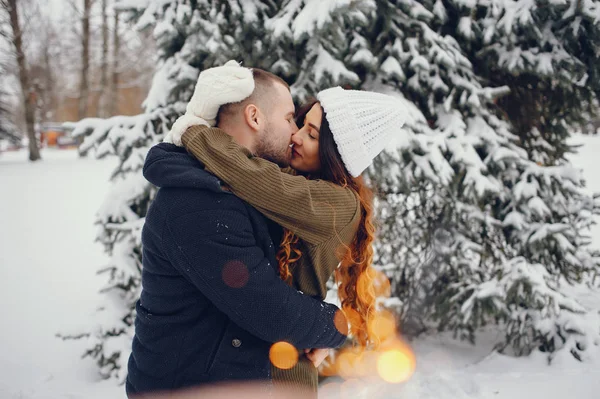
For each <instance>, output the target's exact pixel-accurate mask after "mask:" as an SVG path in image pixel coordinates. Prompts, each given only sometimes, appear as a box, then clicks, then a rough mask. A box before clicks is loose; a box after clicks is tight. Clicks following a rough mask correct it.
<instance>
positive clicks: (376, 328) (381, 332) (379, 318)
mask: <svg viewBox="0 0 600 399" xmlns="http://www.w3.org/2000/svg"><path fill="white" fill-rule="evenodd" d="M368 328H369V336H370V337H375V338H376V341H378V342H385V341H386V340H388V339H389V338H391V337H394V336H395V335H396V319H395V317H394V315H393V314H392V313H391V312H389V311H387V310H382V311H380V312H377V313H376V314H375V315H374V316H373V317H372V318H371V320H369V326H368Z"/></svg>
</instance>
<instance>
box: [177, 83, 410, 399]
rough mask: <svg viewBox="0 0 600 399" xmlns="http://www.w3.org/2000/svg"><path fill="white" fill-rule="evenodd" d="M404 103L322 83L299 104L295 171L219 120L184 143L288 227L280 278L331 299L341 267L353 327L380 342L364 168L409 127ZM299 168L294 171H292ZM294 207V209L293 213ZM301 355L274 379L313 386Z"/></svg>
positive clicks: (363, 340) (188, 134)
mask: <svg viewBox="0 0 600 399" xmlns="http://www.w3.org/2000/svg"><path fill="white" fill-rule="evenodd" d="M402 111H403V108H402V105H401V103H399V102H398V101H397V100H395V99H393V98H392V97H389V96H385V95H382V94H378V93H370V92H360V91H351V90H343V89H341V88H339V87H337V88H332V89H328V90H324V91H322V92H320V93H319V94H318V96H317V100H313V101H311V102H309V103H308V104H306V105H305V106H304V107H302V108H301V109H300V110H299V111H298V113H297V118H296V123H297V125H299V126H302V127H301V128H300V129H299V130H298V131H297V132H296V133H294V134H293V136H292V147H293V148H292V156H291V160H290V166H291V168H293V170H294V171H295V173H296V174H297V175H294V174H293V172H292V171H291V170H281V169H280V168H279V167H278V166H277V165H275V164H274V163H271V162H269V161H267V160H265V159H261V158H257V157H253V156H252V154H251V153H250V152H249V151H248V150H246V149H245V148H243V147H241V146H239V145H237V144H236V143H235V142H234V141H233V139H232V138H231V137H230V136H229V135H227V134H226V133H224V132H223V131H221V130H220V129H217V128H208V127H204V126H193V127H191V128H189V129H187V130H186V131H185V133H184V134H183V136H182V137H181V141H182V143H183V145H184V146H185V147H186V149H187V150H188V151H189V152H190V153H191V154H192V155H194V156H195V157H196V158H198V160H200V161H201V162H202V163H203V164H204V165H205V168H206V169H207V170H208V171H210V172H211V173H213V174H215V175H216V176H217V177H219V178H220V179H221V180H222V181H223V182H224V183H225V184H227V186H228V187H229V189H230V190H231V191H232V192H233V193H234V194H235V195H237V196H239V197H240V198H242V199H243V200H245V201H246V202H248V203H250V204H251V205H252V206H254V207H255V208H256V209H258V210H259V211H260V212H262V213H263V214H264V215H265V216H266V217H268V218H269V219H271V220H273V221H275V222H276V223H277V224H279V225H280V226H282V227H283V228H284V234H283V238H282V240H281V244H280V250H279V252H278V256H277V259H278V262H279V265H278V266H279V272H280V276H281V278H282V279H284V280H285V281H288V282H289V283H290V284H292V285H294V286H295V287H296V288H297V289H298V290H300V291H302V292H303V293H305V294H307V295H313V296H317V297H319V298H321V299H323V298H325V295H326V292H327V287H326V283H327V281H328V280H329V278H330V276H331V274H332V273H334V272H335V278H336V282H337V283H338V293H339V297H340V300H341V304H342V306H341V307H342V309H343V310H344V313H345V314H346V317H347V319H348V320H349V323H350V333H351V334H352V335H353V337H354V338H355V339H356V340H357V341H358V342H359V343H360V344H361V345H364V346H367V345H369V344H370V343H372V342H373V337H370V336H369V334H368V328H367V325H368V322H369V319H370V316H371V315H372V313H373V312H374V310H375V309H374V308H375V295H374V291H373V287H372V281H371V278H372V274H370V273H368V271H369V268H370V267H371V262H372V258H373V248H372V242H373V238H374V231H375V228H374V225H373V220H372V219H373V204H372V192H371V190H370V189H369V188H368V187H367V186H366V185H365V183H364V181H363V179H362V177H360V174H361V173H362V172H363V171H364V169H365V168H366V167H368V165H369V164H370V163H371V161H372V158H374V157H375V156H376V155H377V154H378V153H379V152H380V151H381V150H382V149H383V147H384V146H385V144H387V142H388V141H389V138H390V136H391V134H393V133H394V132H397V130H398V129H399V128H400V127H401V126H402V124H403V120H404V113H403V112H402ZM290 173H292V174H290ZM290 209H293V212H290ZM315 357H316V355H315V354H314V353H309V354H308V357H304V356H302V357H301V358H300V359H299V362H298V363H297V364H296V366H295V367H293V368H292V369H290V370H282V369H278V368H276V367H273V368H272V373H273V380H274V382H275V384H284V385H285V384H290V383H295V384H300V385H302V386H304V387H307V388H309V390H310V391H312V392H313V393H316V390H317V382H318V374H317V370H316V368H315V366H314V365H313V364H312V362H311V361H310V359H315Z"/></svg>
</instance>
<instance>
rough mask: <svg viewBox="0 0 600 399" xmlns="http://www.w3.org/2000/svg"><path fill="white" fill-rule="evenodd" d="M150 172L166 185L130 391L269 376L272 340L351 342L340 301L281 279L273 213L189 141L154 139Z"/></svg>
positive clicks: (305, 344) (153, 217)
mask: <svg viewBox="0 0 600 399" xmlns="http://www.w3.org/2000/svg"><path fill="white" fill-rule="evenodd" d="M144 176H145V177H146V179H148V181H150V182H151V183H152V184H154V185H156V186H158V187H160V189H159V190H158V193H157V194H156V197H155V198H154V201H153V202H152V205H151V206H150V209H149V210H148V214H147V216H146V221H145V225H144V229H143V231H142V244H143V268H142V293H141V296H140V299H139V301H138V302H137V305H136V309H137V317H136V320H135V337H134V338H133V352H132V354H131V356H130V358H129V364H128V377H127V383H126V388H127V393H128V395H132V394H135V393H142V392H149V391H157V390H174V389H179V388H184V387H189V386H197V385H202V384H205V383H211V382H217V381H223V380H248V379H269V378H270V364H269V356H268V354H269V349H270V346H271V344H272V343H273V342H278V341H287V342H290V343H291V344H293V345H294V346H296V348H298V349H300V350H302V349H304V348H327V347H339V346H340V345H341V344H342V343H343V342H344V340H345V338H346V337H345V336H344V335H343V334H341V333H340V332H338V331H337V329H336V328H335V326H334V315H335V313H336V311H337V308H336V307H335V306H333V305H331V304H327V303H323V302H320V301H318V300H316V299H314V298H311V297H309V296H305V295H302V294H301V293H299V292H297V291H296V290H294V289H293V288H291V287H289V286H288V285H286V284H285V283H284V282H283V281H281V280H280V279H279V277H278V273H277V271H276V267H277V261H276V259H275V247H274V246H273V243H272V240H271V237H270V235H269V228H268V224H267V220H266V219H265V218H264V216H262V215H261V214H260V213H258V211H256V210H255V209H254V208H252V207H251V206H250V205H248V204H247V203H245V202H243V201H242V200H241V199H239V198H238V197H236V196H234V195H232V194H231V193H229V192H227V191H224V190H222V189H221V186H220V182H219V180H218V179H217V178H216V177H215V176H213V175H211V174H210V173H208V172H206V171H205V170H204V169H202V167H201V164H200V163H199V162H198V161H196V160H195V159H194V158H192V157H191V156H190V155H188V154H187V152H186V151H185V150H184V149H181V148H178V147H176V146H174V145H172V144H166V143H162V144H159V145H157V146H155V147H153V148H152V149H151V150H150V152H149V153H148V157H147V158H146V163H145V165H144Z"/></svg>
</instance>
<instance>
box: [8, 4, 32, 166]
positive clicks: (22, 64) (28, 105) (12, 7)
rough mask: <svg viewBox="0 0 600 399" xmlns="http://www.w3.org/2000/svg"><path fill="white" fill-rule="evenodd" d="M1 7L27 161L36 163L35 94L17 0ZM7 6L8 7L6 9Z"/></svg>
mask: <svg viewBox="0 0 600 399" xmlns="http://www.w3.org/2000/svg"><path fill="white" fill-rule="evenodd" d="M2 5H3V6H5V7H6V8H8V13H9V15H10V25H11V27H12V31H13V40H12V41H13V45H14V46H15V51H16V53H17V65H18V67H19V80H20V82H21V92H22V95H23V103H24V106H25V122H26V124H27V137H28V138H29V160H31V161H37V160H38V159H41V156H40V150H39V149H38V146H37V139H36V137H35V102H36V101H35V97H36V93H34V92H33V91H31V88H30V86H29V76H28V73H27V62H26V60H25V53H24V52H23V40H22V39H23V38H22V32H21V26H20V25H19V14H18V10H17V0H7V1H6V2H5V1H3V2H2ZM7 6H8V7H7Z"/></svg>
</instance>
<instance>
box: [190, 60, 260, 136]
mask: <svg viewBox="0 0 600 399" xmlns="http://www.w3.org/2000/svg"><path fill="white" fill-rule="evenodd" d="M253 91H254V77H253V75H252V70H251V69H249V68H244V67H242V66H240V65H239V64H238V63H237V62H235V61H233V60H231V61H228V62H227V63H225V65H223V66H218V67H214V68H210V69H206V70H204V71H202V72H201V73H200V76H198V81H197V82H196V87H195V89H194V95H193V96H192V99H191V100H190V102H189V103H188V105H187V108H186V113H187V114H192V115H194V116H197V117H199V118H202V119H204V120H206V121H207V122H208V123H209V124H210V125H211V126H214V124H215V119H216V118H217V114H218V112H219V108H220V107H221V105H223V104H229V103H237V102H240V101H242V100H244V99H246V98H248V97H249V96H250V95H251V94H252V92H253Z"/></svg>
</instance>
